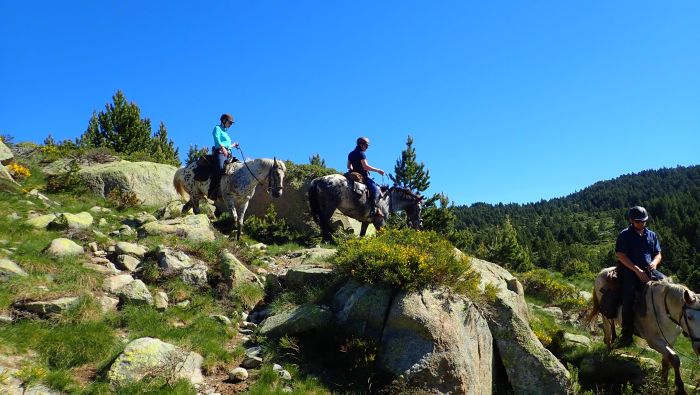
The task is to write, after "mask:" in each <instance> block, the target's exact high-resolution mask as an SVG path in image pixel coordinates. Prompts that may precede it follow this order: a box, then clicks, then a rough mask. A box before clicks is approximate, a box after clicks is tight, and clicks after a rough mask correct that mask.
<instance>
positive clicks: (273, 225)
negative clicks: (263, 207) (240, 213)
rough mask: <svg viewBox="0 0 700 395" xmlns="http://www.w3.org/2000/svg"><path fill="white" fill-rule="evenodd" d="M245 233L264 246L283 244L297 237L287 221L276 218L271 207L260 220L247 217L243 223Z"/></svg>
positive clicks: (273, 207) (254, 217) (273, 208)
mask: <svg viewBox="0 0 700 395" xmlns="http://www.w3.org/2000/svg"><path fill="white" fill-rule="evenodd" d="M245 231H246V233H248V234H249V235H250V236H251V237H252V238H254V239H255V240H258V241H261V242H263V243H266V244H284V243H288V242H290V241H292V240H295V239H296V238H297V237H298V235H297V233H296V232H294V231H292V230H291V229H290V228H289V226H288V225H287V221H285V220H284V218H281V217H278V216H277V211H275V206H273V205H270V206H269V207H268V208H267V212H266V213H265V216H264V217H262V218H259V217H256V216H251V217H248V219H247V220H246V222H245Z"/></svg>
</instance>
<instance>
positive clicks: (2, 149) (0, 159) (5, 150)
mask: <svg viewBox="0 0 700 395" xmlns="http://www.w3.org/2000/svg"><path fill="white" fill-rule="evenodd" d="M14 157H15V155H14V154H13V153H12V151H11V150H10V148H9V147H8V146H6V145H5V143H3V141H2V139H0V163H1V164H3V165H7V164H9V163H10V162H12V159H13V158H14Z"/></svg>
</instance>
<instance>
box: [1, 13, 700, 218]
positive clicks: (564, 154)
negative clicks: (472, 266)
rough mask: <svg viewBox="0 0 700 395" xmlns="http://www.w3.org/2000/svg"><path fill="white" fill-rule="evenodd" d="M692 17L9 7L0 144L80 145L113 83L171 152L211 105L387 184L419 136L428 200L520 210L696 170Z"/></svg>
mask: <svg viewBox="0 0 700 395" xmlns="http://www.w3.org/2000/svg"><path fill="white" fill-rule="evenodd" d="M698 20H700V2H697V1H695V0H692V1H691V0H688V1H682V0H681V1H673V2H648V1H616V2H610V1H488V2H485V1H411V0H402V1H364V0H359V1H358V0H353V1H216V2H214V1H199V2H191V1H189V2H182V1H148V2H144V1H115V2H105V1H68V2H55V1H50V2H49V1H42V2H38V1H30V0H27V1H19V0H16V1H15V0H0V56H1V58H0V60H1V62H0V133H2V134H10V135H12V136H14V137H15V141H16V142H18V141H27V140H31V141H36V142H41V141H43V139H44V138H45V137H46V136H47V135H48V134H49V133H51V134H52V135H53V136H54V138H56V139H66V138H71V139H72V138H75V137H78V136H79V135H80V134H82V132H83V131H84V130H85V128H86V126H87V123H88V120H89V118H90V116H91V114H92V112H93V110H97V111H100V110H102V109H103V108H104V105H105V104H106V103H108V102H111V98H112V95H113V94H114V93H115V92H116V91H117V90H122V91H123V92H124V94H125V95H126V97H127V99H128V100H129V101H133V102H135V103H137V104H138V105H139V107H140V108H141V111H142V116H143V117H148V118H150V119H151V121H152V122H153V124H154V125H156V126H157V125H158V123H159V122H160V121H163V122H164V123H165V125H166V127H167V129H168V133H169V135H170V137H171V138H172V139H173V140H174V141H175V143H176V144H177V146H178V147H179V148H180V153H181V156H184V155H186V153H187V150H188V147H189V145H190V144H197V145H199V146H200V147H201V146H209V145H211V129H212V128H213V126H214V125H215V124H216V123H218V118H219V116H220V115H221V113H222V112H230V113H232V114H233V115H234V117H235V118H236V124H235V125H234V127H233V128H232V129H231V132H232V133H231V134H232V137H233V139H234V141H239V142H240V143H241V146H242V147H243V150H244V151H245V153H246V155H247V156H248V157H272V156H277V157H278V158H284V159H290V160H292V161H294V162H297V163H306V162H308V158H309V157H310V156H311V155H313V154H315V153H319V154H320V155H321V157H322V158H323V159H325V161H326V163H327V165H329V166H332V167H335V168H338V169H343V168H344V166H345V163H346V157H347V153H348V152H349V151H350V150H351V149H353V148H354V142H355V139H356V138H357V137H358V136H360V135H366V136H369V137H370V138H371V140H372V146H371V147H370V149H369V151H368V152H367V154H368V159H369V163H370V164H372V165H373V166H375V167H380V168H383V169H384V170H386V171H392V170H393V167H394V164H395V162H396V160H397V159H398V158H399V157H400V154H401V150H402V149H404V148H405V142H406V137H407V135H409V134H410V135H412V136H413V138H414V140H415V147H416V150H417V154H418V160H419V161H422V162H424V163H425V165H426V167H427V168H428V169H429V170H430V176H431V183H432V185H431V187H430V189H429V190H428V191H427V193H428V194H432V193H435V192H445V193H447V194H448V195H449V196H450V198H451V199H452V200H453V201H454V202H455V203H456V204H472V203H474V202H488V203H497V202H504V203H507V202H518V203H526V202H531V201H538V200H540V199H550V198H553V197H559V196H564V195H567V194H569V193H572V192H575V191H577V190H580V189H582V188H585V187H586V186H588V185H590V184H592V183H594V182H596V181H600V180H605V179H610V178H614V177H617V176H619V175H622V174H627V173H632V172H638V171H641V170H645V169H655V168H660V167H675V166H677V165H684V166H687V165H696V164H699V163H700V160H699V159H700V154H699V153H698V148H699V147H700V72H699V71H698V70H700V46H699V45H698V43H700V24H699V23H698ZM154 131H155V130H154ZM375 180H378V181H382V177H381V176H376V177H375ZM385 181H386V182H389V180H388V178H387V179H385Z"/></svg>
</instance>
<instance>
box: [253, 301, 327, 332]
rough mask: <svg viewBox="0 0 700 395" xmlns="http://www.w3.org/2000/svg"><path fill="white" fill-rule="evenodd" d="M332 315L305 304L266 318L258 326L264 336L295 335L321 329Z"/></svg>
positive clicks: (317, 307) (312, 305) (319, 308)
mask: <svg viewBox="0 0 700 395" xmlns="http://www.w3.org/2000/svg"><path fill="white" fill-rule="evenodd" d="M331 319H332V314H331V312H330V311H328V310H325V309H323V308H321V307H319V306H316V305H314V304H305V305H303V306H299V307H297V308H295V309H293V310H291V311H288V312H285V313H282V314H278V315H273V316H271V317H268V318H266V319H265V321H263V322H262V323H261V325H260V334H262V335H265V336H281V335H283V334H285V335H296V334H299V333H304V332H308V331H310V330H313V329H319V328H323V327H325V326H326V325H328V324H329V323H330V322H331Z"/></svg>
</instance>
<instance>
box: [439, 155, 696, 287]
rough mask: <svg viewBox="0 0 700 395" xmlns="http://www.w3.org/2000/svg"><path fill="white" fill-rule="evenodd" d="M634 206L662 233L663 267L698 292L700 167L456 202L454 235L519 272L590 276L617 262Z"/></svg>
mask: <svg viewBox="0 0 700 395" xmlns="http://www.w3.org/2000/svg"><path fill="white" fill-rule="evenodd" d="M635 205H641V206H644V207H646V208H647V210H648V211H649V214H650V222H649V223H648V227H649V229H652V230H654V231H655V232H657V234H658V235H659V238H660V240H661V248H662V254H663V261H662V263H661V266H660V270H661V271H662V272H663V273H665V274H667V275H668V274H670V275H673V276H674V278H675V281H678V282H681V283H684V284H686V285H688V286H689V287H690V288H692V289H693V290H695V291H696V292H697V291H700V254H698V252H700V166H690V167H680V166H679V167H676V168H662V169H659V170H646V171H642V172H640V173H635V174H626V175H622V176H620V177H617V178H615V179H612V180H607V181H600V182H597V183H595V184H593V185H591V186H589V187H587V188H585V189H583V190H581V191H578V192H575V193H572V194H570V195H568V196H565V197H562V198H556V199H551V200H547V201H544V200H542V201H540V202H537V203H529V204H500V203H499V204H496V205H493V204H486V203H475V204H472V205H470V206H455V207H452V212H453V213H454V215H455V216H456V221H455V222H456V223H455V226H456V228H457V229H458V230H459V233H460V234H461V235H462V236H461V237H460V238H459V239H458V240H453V242H455V244H456V245H458V246H460V247H462V248H464V249H466V250H468V251H470V253H472V254H474V255H475V256H477V257H481V258H484V259H489V260H492V261H494V262H497V263H501V264H503V265H504V266H506V267H509V268H511V269H514V270H517V271H525V270H529V269H532V268H533V266H534V267H539V268H545V269H548V270H555V271H560V272H562V273H563V274H564V275H568V276H576V275H590V273H591V272H597V271H598V270H600V269H601V268H603V267H606V266H612V265H614V264H615V261H616V259H615V255H614V249H615V239H616V237H617V234H618V233H619V232H620V231H621V230H622V229H623V228H625V227H626V226H628V223H627V220H626V218H625V214H626V212H627V209H628V208H629V207H632V206H635Z"/></svg>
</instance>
